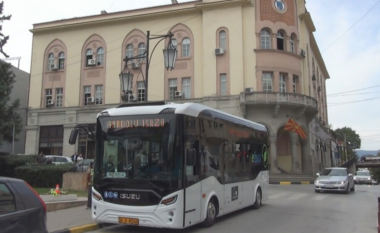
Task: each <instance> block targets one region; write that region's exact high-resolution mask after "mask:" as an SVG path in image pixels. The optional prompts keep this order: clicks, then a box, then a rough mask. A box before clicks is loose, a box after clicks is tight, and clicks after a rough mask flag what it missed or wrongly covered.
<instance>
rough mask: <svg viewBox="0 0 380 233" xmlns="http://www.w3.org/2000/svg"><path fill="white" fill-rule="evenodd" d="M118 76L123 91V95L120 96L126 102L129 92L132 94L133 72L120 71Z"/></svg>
mask: <svg viewBox="0 0 380 233" xmlns="http://www.w3.org/2000/svg"><path fill="white" fill-rule="evenodd" d="M119 77H120V83H121V89H122V91H123V93H124V95H123V96H122V97H121V98H122V100H123V101H126V102H128V100H129V94H132V80H133V73H131V72H130V71H129V70H128V71H127V72H124V71H122V72H121V73H120V74H119Z"/></svg>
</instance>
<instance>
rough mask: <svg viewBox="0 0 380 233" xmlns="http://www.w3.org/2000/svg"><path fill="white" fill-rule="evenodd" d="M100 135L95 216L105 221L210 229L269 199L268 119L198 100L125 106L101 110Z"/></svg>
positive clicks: (98, 132)
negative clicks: (254, 118) (221, 219)
mask: <svg viewBox="0 0 380 233" xmlns="http://www.w3.org/2000/svg"><path fill="white" fill-rule="evenodd" d="M77 134H78V129H75V130H73V132H72V135H71V137H70V141H71V142H70V143H75V140H76V137H77ZM94 139H95V140H96V157H95V169H94V170H95V177H94V186H93V188H92V194H93V195H92V211H91V213H92V218H93V219H94V220H96V221H98V222H106V223H115V224H129V225H138V226H144V227H157V228H176V229H180V228H186V227H189V226H192V225H195V224H198V223H202V224H203V225H204V226H206V227H209V226H212V225H213V224H214V222H215V219H216V218H217V217H219V216H222V215H225V214H228V213H231V212H233V211H236V210H239V209H242V208H245V207H250V206H251V207H253V208H259V207H260V205H261V204H262V202H263V201H266V200H267V199H268V185H269V172H268V156H267V154H268V153H267V148H268V146H267V140H268V132H267V129H266V127H265V126H263V125H261V124H257V123H254V122H251V121H248V120H246V119H243V118H240V117H237V116H233V115H230V114H227V113H224V112H222V111H218V110H216V109H212V108H209V107H207V106H204V105H201V104H197V103H184V104H174V103H170V104H166V103H165V102H153V103H141V104H124V105H120V106H119V107H117V108H112V109H108V110H105V111H102V112H101V113H99V114H98V117H97V123H96V132H95V137H94Z"/></svg>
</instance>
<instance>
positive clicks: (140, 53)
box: [138, 42, 145, 61]
mask: <svg viewBox="0 0 380 233" xmlns="http://www.w3.org/2000/svg"><path fill="white" fill-rule="evenodd" d="M144 53H145V43H143V42H142V43H140V44H139V50H138V55H143V54H144ZM144 59H145V58H140V61H143V60H144Z"/></svg>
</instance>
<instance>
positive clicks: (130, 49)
mask: <svg viewBox="0 0 380 233" xmlns="http://www.w3.org/2000/svg"><path fill="white" fill-rule="evenodd" d="M125 54H126V56H127V57H128V58H131V57H133V45H132V44H128V45H127V50H126V52H125Z"/></svg>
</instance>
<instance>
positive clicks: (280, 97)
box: [244, 92, 318, 108]
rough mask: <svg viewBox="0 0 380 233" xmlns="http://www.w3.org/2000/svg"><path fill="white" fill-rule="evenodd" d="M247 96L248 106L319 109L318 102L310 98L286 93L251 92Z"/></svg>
mask: <svg viewBox="0 0 380 233" xmlns="http://www.w3.org/2000/svg"><path fill="white" fill-rule="evenodd" d="M244 94H245V102H246V104H277V103H280V104H294V105H301V106H310V107H313V108H318V103H317V100H315V99H314V98H312V97H310V96H306V95H301V94H294V93H286V92H250V93H244Z"/></svg>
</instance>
